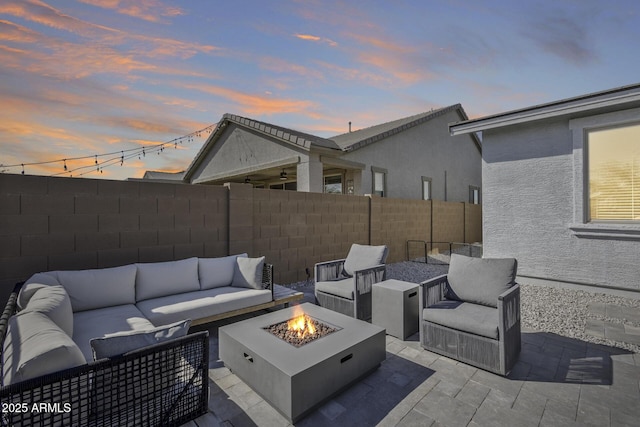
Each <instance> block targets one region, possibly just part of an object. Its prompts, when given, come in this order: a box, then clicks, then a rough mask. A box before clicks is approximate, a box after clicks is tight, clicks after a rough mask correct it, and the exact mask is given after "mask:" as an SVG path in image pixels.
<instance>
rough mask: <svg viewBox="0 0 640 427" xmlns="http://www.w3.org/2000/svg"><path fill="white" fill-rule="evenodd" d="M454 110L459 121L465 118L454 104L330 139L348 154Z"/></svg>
mask: <svg viewBox="0 0 640 427" xmlns="http://www.w3.org/2000/svg"><path fill="white" fill-rule="evenodd" d="M454 110H458V111H459V112H460V116H461V119H463V120H464V119H466V118H467V115H466V113H465V112H464V109H463V108H462V105H460V104H455V105H451V106H449V107H444V108H440V109H438V110H431V111H427V112H425V113H421V114H416V115H414V116H410V117H404V118H402V119H398V120H393V121H391V122H387V123H382V124H379V125H375V126H371V127H368V128H364V129H359V130H356V131H353V132H347V133H343V134H341V135H336V136H334V137H332V138H331V139H332V140H333V141H335V143H336V144H338V145H339V146H340V148H341V149H342V150H343V151H346V152H349V151H353V150H357V149H358V148H362V147H364V146H367V145H369V144H372V143H374V142H376V141H379V140H381V139H384V138H387V137H389V136H391V135H394V134H397V133H399V132H403V131H405V130H407V129H409V128H412V127H414V126H417V125H419V124H421V123H424V122H426V121H429V120H431V119H433V118H436V117H438V116H441V115H443V114H446V113H448V112H450V111H454Z"/></svg>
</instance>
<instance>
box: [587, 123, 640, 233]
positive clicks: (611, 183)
mask: <svg viewBox="0 0 640 427" xmlns="http://www.w3.org/2000/svg"><path fill="white" fill-rule="evenodd" d="M586 139H587V147H586V149H587V150H586V151H587V162H586V163H587V174H588V186H589V191H588V198H589V203H588V209H589V211H588V212H589V214H588V219H589V221H640V124H638V123H636V124H631V125H623V126H616V127H608V128H603V129H592V130H588V131H587V133H586Z"/></svg>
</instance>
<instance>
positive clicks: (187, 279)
mask: <svg viewBox="0 0 640 427" xmlns="http://www.w3.org/2000/svg"><path fill="white" fill-rule="evenodd" d="M136 266H137V267H138V275H137V276H136V301H143V300H146V299H150V298H158V297H163V296H165V295H173V294H179V293H183V292H190V291H197V290H200V282H199V281H198V258H187V259H182V260H180V261H168V262H152V263H145V264H136Z"/></svg>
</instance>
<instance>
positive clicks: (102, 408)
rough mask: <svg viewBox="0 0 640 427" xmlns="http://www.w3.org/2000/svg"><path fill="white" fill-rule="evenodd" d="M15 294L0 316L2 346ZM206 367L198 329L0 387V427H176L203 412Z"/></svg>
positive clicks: (205, 344) (203, 337) (203, 335)
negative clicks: (147, 345)
mask: <svg viewBox="0 0 640 427" xmlns="http://www.w3.org/2000/svg"><path fill="white" fill-rule="evenodd" d="M19 289H20V284H19V285H17V286H16V287H15V289H14V291H13V292H12V294H11V295H10V297H9V300H8V302H7V305H6V306H5V309H4V311H3V314H2V317H0V338H1V340H2V348H3V349H4V340H5V337H6V333H7V327H8V322H9V318H10V317H11V316H12V315H13V314H14V313H15V311H16V301H17V296H18V292H19ZM208 363H209V334H208V332H207V331H203V332H198V333H194V334H190V335H187V336H185V337H182V338H177V339H174V340H171V341H167V342H165V343H162V344H157V345H153V346H149V347H145V348H143V349H141V350H137V351H134V352H131V353H129V354H126V355H124V356H119V357H114V358H110V359H102V360H98V361H95V362H89V363H87V364H85V365H81V366H78V367H75V368H71V369H67V370H63V371H59V372H55V373H52V374H48V375H43V376H41V377H37V378H33V379H30V380H26V381H22V382H19V383H16V384H11V385H8V386H4V385H3V386H2V387H0V402H1V404H2V405H3V411H2V414H1V418H0V425H2V426H16V427H17V426H36V425H43V426H44V425H74V426H111V425H113V426H134V425H136V426H137V425H145V426H179V425H182V424H184V423H186V422H188V421H190V420H193V419H195V418H197V417H199V416H201V415H203V414H205V413H206V412H207V411H208V393H209V390H208V387H209V383H208V376H207V373H208ZM34 405H36V406H34ZM43 405H44V406H43Z"/></svg>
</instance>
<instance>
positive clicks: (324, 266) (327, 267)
mask: <svg viewBox="0 0 640 427" xmlns="http://www.w3.org/2000/svg"><path fill="white" fill-rule="evenodd" d="M345 259H346V258H344V259H336V260H333V261H325V262H319V263H317V264H316V265H315V266H314V267H313V275H314V277H315V281H316V282H326V281H327V280H335V279H337V278H338V277H339V276H340V273H342V267H343V265H344V261H345Z"/></svg>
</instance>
